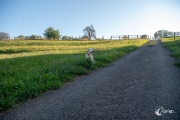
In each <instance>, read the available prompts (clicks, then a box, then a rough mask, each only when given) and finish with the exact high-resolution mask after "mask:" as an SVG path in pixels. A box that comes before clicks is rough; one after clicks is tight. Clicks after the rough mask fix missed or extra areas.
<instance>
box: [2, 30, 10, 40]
mask: <svg viewBox="0 0 180 120" xmlns="http://www.w3.org/2000/svg"><path fill="white" fill-rule="evenodd" d="M3 39H10V35H9V33H4V32H0V40H3Z"/></svg>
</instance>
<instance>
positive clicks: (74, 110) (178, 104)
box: [0, 41, 180, 120]
mask: <svg viewBox="0 0 180 120" xmlns="http://www.w3.org/2000/svg"><path fill="white" fill-rule="evenodd" d="M156 42H157V44H156V45H154V46H148V45H147V46H143V47H141V48H140V49H138V50H136V51H134V52H131V53H130V54H128V55H126V56H124V57H122V58H120V59H118V60H116V61H115V62H113V63H112V64H111V65H110V66H109V67H103V68H100V69H98V70H96V71H94V72H92V73H91V74H90V75H86V76H82V77H80V78H78V79H77V80H76V81H74V82H71V83H68V84H67V85H65V86H64V87H63V88H60V89H58V90H54V91H51V92H48V93H45V94H44V95H43V96H41V97H39V98H36V99H34V100H31V101H29V102H27V103H24V104H22V105H20V106H19V107H17V108H15V109H14V110H12V111H11V112H9V113H7V114H4V115H2V116H0V119H2V120H4V119H7V120H9V119H12V120H14V119H17V120H25V119H28V120H29V119H31V120H40V119H41V120H42V119H49V120H56V119H61V120H73V119H78V120H81V119H87V120H88V119H91V120H100V119H103V120H110V119H117V120H141V119H142V120H180V68H178V67H176V66H174V65H173V64H174V63H175V62H176V60H175V59H174V58H173V57H170V56H169V55H170V52H169V51H168V50H167V49H165V48H163V46H162V44H161V43H160V41H156ZM158 106H160V107H158ZM155 109H156V110H157V111H156V114H155ZM158 110H159V111H158ZM158 115H161V116H158Z"/></svg>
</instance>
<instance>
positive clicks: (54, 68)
mask: <svg viewBox="0 0 180 120" xmlns="http://www.w3.org/2000/svg"><path fill="white" fill-rule="evenodd" d="M147 42H148V40H147V39H139V40H137V39H136V40H116V41H43V40H39V41H38V40H36V41H35V40H17V41H0V112H3V111H6V110H8V109H10V108H13V107H16V106H17V105H18V104H20V103H22V102H24V101H27V100H29V99H32V98H35V97H38V96H40V95H42V93H44V92H46V91H49V90H53V89H57V88H60V87H61V86H62V85H63V84H64V83H66V82H69V81H73V80H74V79H75V78H76V77H78V76H80V75H86V74H89V73H90V72H91V71H92V70H95V69H97V68H98V67H103V66H106V65H107V64H109V63H110V62H112V61H114V60H116V59H117V58H120V57H122V56H124V55H126V54H128V53H130V52H131V51H134V50H136V49H138V48H139V47H140V46H142V45H143V44H145V43H147ZM89 47H91V48H93V50H94V53H93V56H94V59H95V61H96V62H95V63H93V62H91V61H90V60H86V59H85V51H86V49H87V48H89ZM174 54H176V53H174Z"/></svg>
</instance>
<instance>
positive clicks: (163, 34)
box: [154, 30, 180, 38]
mask: <svg viewBox="0 0 180 120" xmlns="http://www.w3.org/2000/svg"><path fill="white" fill-rule="evenodd" d="M174 33H175V36H180V32H179V31H178V32H172V31H168V30H158V31H157V32H155V33H154V37H155V38H162V37H172V36H174Z"/></svg>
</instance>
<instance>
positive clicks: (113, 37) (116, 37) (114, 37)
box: [2, 35, 153, 40]
mask: <svg viewBox="0 0 180 120" xmlns="http://www.w3.org/2000/svg"><path fill="white" fill-rule="evenodd" d="M151 38H153V36H149V35H111V36H110V37H109V39H107V38H104V36H102V37H101V38H96V39H91V40H131V39H151ZM2 40H89V39H88V38H87V37H86V38H85V37H83V36H78V37H74V36H63V37H61V38H60V39H53V38H49V39H47V38H45V37H35V38H26V37H24V38H19V37H10V39H2Z"/></svg>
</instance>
